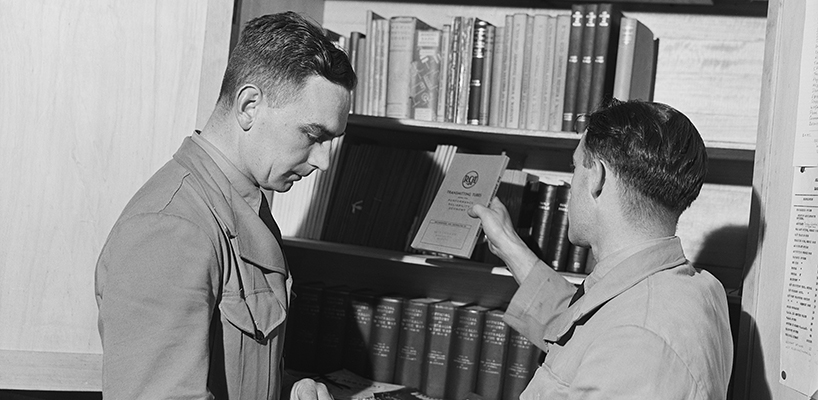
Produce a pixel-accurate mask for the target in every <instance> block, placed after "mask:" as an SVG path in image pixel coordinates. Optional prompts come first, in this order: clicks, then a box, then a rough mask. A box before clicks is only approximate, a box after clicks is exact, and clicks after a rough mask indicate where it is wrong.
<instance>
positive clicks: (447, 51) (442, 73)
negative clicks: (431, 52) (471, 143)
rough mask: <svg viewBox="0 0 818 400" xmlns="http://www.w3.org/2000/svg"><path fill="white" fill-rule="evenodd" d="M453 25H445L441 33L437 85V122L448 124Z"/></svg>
mask: <svg viewBox="0 0 818 400" xmlns="http://www.w3.org/2000/svg"><path fill="white" fill-rule="evenodd" d="M451 41H452V25H451V24H444V25H443V29H441V31H440V66H439V67H438V68H439V71H438V84H437V114H436V115H435V121H436V122H446V107H447V106H448V104H447V100H448V96H449V94H448V91H447V88H448V85H449V58H450V57H451V54H452V50H451Z"/></svg>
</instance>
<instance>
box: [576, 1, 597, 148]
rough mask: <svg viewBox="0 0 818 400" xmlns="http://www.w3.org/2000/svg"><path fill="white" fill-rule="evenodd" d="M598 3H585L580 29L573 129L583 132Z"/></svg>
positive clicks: (589, 97) (592, 69)
mask: <svg viewBox="0 0 818 400" xmlns="http://www.w3.org/2000/svg"><path fill="white" fill-rule="evenodd" d="M598 9H599V5H597V4H586V5H585V18H584V19H583V23H584V25H585V27H584V29H583V31H582V52H581V56H580V62H579V82H578V86H577V101H576V104H575V105H574V120H575V121H576V122H575V123H574V129H573V130H574V131H576V132H580V133H582V132H584V131H585V125H586V124H587V122H588V121H587V118H588V115H587V114H588V109H589V107H590V106H589V104H590V99H591V81H592V79H593V72H594V62H593V60H594V39H596V20H597V10H598Z"/></svg>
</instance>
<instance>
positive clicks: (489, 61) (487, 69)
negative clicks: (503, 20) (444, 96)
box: [477, 25, 497, 125]
mask: <svg viewBox="0 0 818 400" xmlns="http://www.w3.org/2000/svg"><path fill="white" fill-rule="evenodd" d="M496 36H497V28H496V27H495V26H494V25H489V26H488V27H487V28H486V50H485V51H484V53H485V56H484V58H483V81H482V82H481V84H480V111H478V113H477V124H478V125H488V124H489V111H490V110H491V96H492V94H491V88H492V87H493V83H492V82H493V80H494V58H495V56H494V47H495V43H496Z"/></svg>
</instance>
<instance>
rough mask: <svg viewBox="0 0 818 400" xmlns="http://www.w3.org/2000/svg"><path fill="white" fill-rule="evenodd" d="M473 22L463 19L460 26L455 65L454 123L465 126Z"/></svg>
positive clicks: (472, 20)
mask: <svg viewBox="0 0 818 400" xmlns="http://www.w3.org/2000/svg"><path fill="white" fill-rule="evenodd" d="M474 20H475V18H472V17H463V21H462V23H461V24H460V40H459V46H460V48H459V49H458V53H460V56H459V60H460V63H459V64H458V65H457V92H456V99H457V101H456V105H455V118H454V122H455V123H458V124H465V123H466V118H467V116H468V114H467V113H468V108H469V85H470V82H471V70H472V68H471V62H472V54H473V51H472V49H473V48H474V28H475V26H474Z"/></svg>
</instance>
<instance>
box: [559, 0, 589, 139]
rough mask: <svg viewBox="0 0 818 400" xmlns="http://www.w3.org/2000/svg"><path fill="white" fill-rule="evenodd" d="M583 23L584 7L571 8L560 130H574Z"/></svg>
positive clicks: (576, 5) (573, 6)
mask: <svg viewBox="0 0 818 400" xmlns="http://www.w3.org/2000/svg"><path fill="white" fill-rule="evenodd" d="M583 21H585V5H584V4H574V5H572V6H571V33H569V36H568V66H567V67H566V68H565V95H564V96H563V98H562V100H563V107H562V130H563V131H566V132H572V131H573V130H574V119H575V118H576V115H575V110H576V109H575V107H576V102H577V90H578V88H579V64H580V57H582V33H583V28H584V24H583Z"/></svg>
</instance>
